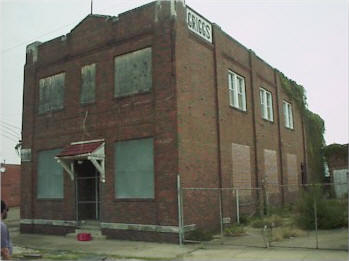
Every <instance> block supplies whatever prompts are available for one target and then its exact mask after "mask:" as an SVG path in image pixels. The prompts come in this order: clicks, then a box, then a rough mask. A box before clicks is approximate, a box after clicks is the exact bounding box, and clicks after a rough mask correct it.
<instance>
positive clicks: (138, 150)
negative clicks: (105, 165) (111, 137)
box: [114, 138, 154, 198]
mask: <svg viewBox="0 0 349 261" xmlns="http://www.w3.org/2000/svg"><path fill="white" fill-rule="evenodd" d="M114 162H115V165H116V166H115V185H114V186H115V196H116V198H154V156H153V139H152V138H149V139H140V140H131V141H121V142H117V143H116V144H115V161H114Z"/></svg>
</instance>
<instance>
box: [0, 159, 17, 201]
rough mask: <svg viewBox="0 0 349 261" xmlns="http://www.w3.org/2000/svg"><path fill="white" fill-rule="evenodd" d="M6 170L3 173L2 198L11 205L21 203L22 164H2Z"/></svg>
mask: <svg viewBox="0 0 349 261" xmlns="http://www.w3.org/2000/svg"><path fill="white" fill-rule="evenodd" d="M1 167H3V168H5V171H4V172H2V173H1V199H3V200H5V202H6V203H7V205H8V206H10V207H19V206H20V204H21V193H20V188H21V165H17V164H1Z"/></svg>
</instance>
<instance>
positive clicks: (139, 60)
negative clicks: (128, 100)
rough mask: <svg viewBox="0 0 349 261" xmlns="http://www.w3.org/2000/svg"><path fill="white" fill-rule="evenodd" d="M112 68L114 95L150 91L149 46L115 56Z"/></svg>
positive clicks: (150, 63) (150, 62) (150, 67)
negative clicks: (113, 71) (113, 73)
mask: <svg viewBox="0 0 349 261" xmlns="http://www.w3.org/2000/svg"><path fill="white" fill-rule="evenodd" d="M114 70H115V86H114V96H115V97H119V96H126V95H131V94H136V93H143V92H148V91H150V90H151V88H152V58H151V48H145V49H142V50H138V51H135V52H132V53H128V54H124V55H120V56H118V57H115V60H114Z"/></svg>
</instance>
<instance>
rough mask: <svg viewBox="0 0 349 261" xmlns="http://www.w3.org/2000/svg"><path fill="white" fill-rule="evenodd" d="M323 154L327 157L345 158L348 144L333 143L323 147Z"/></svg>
mask: <svg viewBox="0 0 349 261" xmlns="http://www.w3.org/2000/svg"><path fill="white" fill-rule="evenodd" d="M323 152H324V155H325V157H326V158H327V159H329V158H330V157H331V156H338V157H343V158H347V157H348V144H344V145H342V144H337V143H333V144H331V145H328V146H326V147H324V148H323Z"/></svg>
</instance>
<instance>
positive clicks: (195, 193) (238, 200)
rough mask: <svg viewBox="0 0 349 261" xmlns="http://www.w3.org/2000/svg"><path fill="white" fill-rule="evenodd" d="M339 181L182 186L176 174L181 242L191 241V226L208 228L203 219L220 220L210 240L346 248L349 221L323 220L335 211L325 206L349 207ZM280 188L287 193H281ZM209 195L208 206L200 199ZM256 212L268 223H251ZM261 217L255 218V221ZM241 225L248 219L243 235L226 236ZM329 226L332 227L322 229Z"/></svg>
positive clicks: (225, 242) (209, 221)
mask: <svg viewBox="0 0 349 261" xmlns="http://www.w3.org/2000/svg"><path fill="white" fill-rule="evenodd" d="M337 185H343V184H338V183H318V184H289V185H279V184H271V183H265V184H263V185H262V186H261V187H259V188H253V187H252V188H246V187H244V188H237V187H232V188H203V187H201V188H196V187H184V188H182V187H181V182H180V178H179V177H178V209H179V211H178V215H179V217H178V218H179V243H180V244H184V243H186V242H193V240H192V239H188V234H189V232H190V230H192V229H193V228H195V229H197V230H205V229H206V228H207V227H205V224H208V225H207V226H209V224H212V223H214V225H217V226H216V229H215V232H216V233H215V235H214V240H211V241H210V242H209V243H208V244H214V243H215V242H219V244H231V245H241V246H256V247H300V248H316V249H320V248H321V249H341V250H347V249H348V236H347V225H346V227H345V225H344V227H342V228H341V227H340V226H339V225H338V228H336V224H326V220H324V214H327V215H331V213H326V211H327V212H329V211H330V212H331V211H337V212H338V213H340V214H343V213H348V204H347V202H348V200H347V197H336V195H335V186H337ZM344 185H347V183H344ZM281 193H283V194H284V195H283V196H281ZM205 201H206V202H207V205H206V206H205V204H203V203H202V202H205ZM210 208H211V209H210ZM290 208H292V211H290V210H289V209H290ZM302 208H303V209H302ZM341 208H343V209H342V210H341ZM276 210H277V211H279V212H280V213H281V212H282V213H286V210H287V211H288V212H287V213H288V215H289V216H283V215H284V214H282V216H280V217H279V216H277V215H276V214H275V212H276ZM300 211H303V212H304V213H303V212H302V213H301V212H300ZM342 211H343V212H342ZM337 212H336V213H337ZM338 213H337V214H338ZM333 214H335V213H333ZM337 214H336V215H337ZM299 215H305V217H304V224H302V223H300V224H298V223H299V220H302V219H301V218H299ZM338 215H339V214H338ZM252 216H259V219H260V220H261V221H260V222H262V223H263V222H265V225H263V226H262V227H259V228H253V227H251V225H249V226H247V225H246V224H245V223H246V217H248V218H250V219H251V220H253V218H251V217H252ZM272 218H277V219H278V220H279V221H280V222H281V221H282V222H283V223H285V224H284V225H282V226H280V227H279V224H278V225H275V224H273V223H272V224H269V223H268V222H267V221H264V220H267V219H272ZM308 219H311V220H308ZM294 220H297V222H298V223H297V226H296V225H295V223H293V222H295V221H294ZM257 221H258V218H255V221H254V222H255V223H257ZM329 222H330V221H329ZM333 222H337V221H336V220H334V221H333ZM308 223H309V224H308ZM214 225H213V227H215V226H214ZM240 225H241V227H242V226H243V225H244V227H243V229H245V230H246V231H245V232H244V233H241V234H240V235H239V236H231V235H230V236H227V233H226V231H227V230H228V231H229V229H231V228H232V227H236V226H238V227H239V226H240ZM332 225H333V227H332ZM298 226H300V227H298ZM326 226H328V228H327V229H324V227H325V228H326ZM279 233H280V234H281V235H282V236H283V235H284V234H286V235H287V233H289V234H290V236H286V237H285V238H281V239H279V238H278V236H279ZM292 233H294V235H293V234H292Z"/></svg>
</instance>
